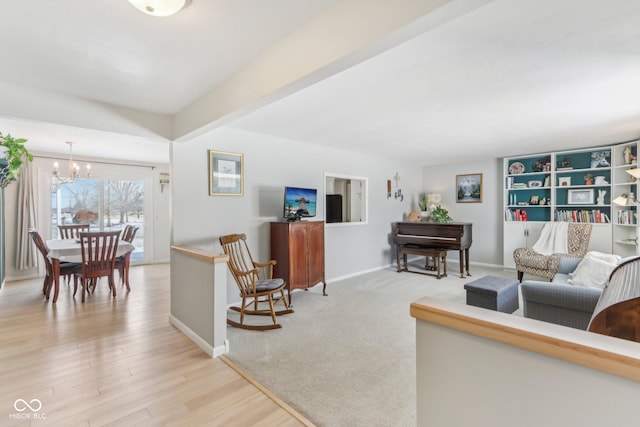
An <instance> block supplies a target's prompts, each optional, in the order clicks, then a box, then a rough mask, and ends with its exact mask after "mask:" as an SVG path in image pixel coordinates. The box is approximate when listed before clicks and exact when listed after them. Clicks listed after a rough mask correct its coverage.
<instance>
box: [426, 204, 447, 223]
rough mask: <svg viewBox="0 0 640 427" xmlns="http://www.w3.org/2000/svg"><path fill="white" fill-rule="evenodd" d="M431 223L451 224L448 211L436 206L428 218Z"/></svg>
mask: <svg viewBox="0 0 640 427" xmlns="http://www.w3.org/2000/svg"><path fill="white" fill-rule="evenodd" d="M429 219H431V221H433V222H451V221H453V219H452V218H451V217H450V216H449V211H447V210H446V209H445V208H443V207H442V206H439V205H438V206H436V207H435V208H434V209H433V211H431V216H430V217H429Z"/></svg>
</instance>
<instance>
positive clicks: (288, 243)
mask: <svg viewBox="0 0 640 427" xmlns="http://www.w3.org/2000/svg"><path fill="white" fill-rule="evenodd" d="M271 258H272V259H274V260H276V261H277V264H276V265H275V266H274V270H273V274H274V275H275V276H277V277H282V278H283V279H284V280H285V281H286V282H287V289H288V292H289V303H292V300H291V291H292V290H293V289H305V290H306V289H308V288H310V287H311V286H314V285H316V284H318V283H320V282H322V284H323V286H322V294H323V295H325V296H326V295H327V293H326V288H327V282H326V281H325V278H324V222H323V221H296V222H272V223H271Z"/></svg>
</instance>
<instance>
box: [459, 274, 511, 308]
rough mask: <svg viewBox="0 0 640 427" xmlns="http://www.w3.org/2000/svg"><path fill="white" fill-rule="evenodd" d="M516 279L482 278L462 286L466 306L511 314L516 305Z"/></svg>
mask: <svg viewBox="0 0 640 427" xmlns="http://www.w3.org/2000/svg"><path fill="white" fill-rule="evenodd" d="M518 283H520V282H519V281H518V279H506V278H504V277H498V276H484V277H481V278H480V279H477V280H474V281H473V282H469V283H467V284H466V285H464V288H465V289H466V290H467V304H468V305H474V306H476V307H482V308H488V309H490V310H496V311H501V312H503V313H513V312H514V311H516V310H517V309H518V307H519V306H520V305H519V304H518Z"/></svg>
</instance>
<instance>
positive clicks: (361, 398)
mask: <svg viewBox="0 0 640 427" xmlns="http://www.w3.org/2000/svg"><path fill="white" fill-rule="evenodd" d="M415 265H416V266H417V265H418V264H415ZM457 267H458V265H457V264H452V265H450V266H449V276H448V277H445V278H442V279H440V280H438V279H436V278H435V277H430V276H424V275H419V274H411V273H397V272H396V271H395V269H386V270H383V271H379V272H375V273H369V274H365V275H362V276H358V277H355V278H351V279H346V280H343V281H340V282H335V283H332V284H330V285H328V286H327V293H328V294H329V295H328V296H326V297H325V296H322V289H321V288H322V286H321V285H320V286H316V287H315V288H313V289H311V290H310V291H297V292H294V293H293V308H294V310H295V313H293V314H290V315H287V316H281V317H280V318H279V319H280V322H281V323H282V329H277V330H272V331H267V332H253V331H247V330H242V329H237V328H231V327H230V328H228V337H229V341H230V352H229V354H228V356H229V358H230V359H232V360H233V361H234V362H236V363H237V364H238V365H240V366H241V367H242V368H244V369H245V370H247V371H248V372H249V373H250V374H251V375H253V376H254V378H256V379H257V380H258V381H259V382H261V383H262V384H264V385H265V386H266V387H267V388H268V389H270V390H271V391H272V392H274V393H275V394H276V395H277V396H279V397H280V398H282V399H283V400H284V401H286V402H287V403H289V404H290V405H291V406H293V407H294V408H296V409H297V410H298V411H300V412H301V413H302V414H304V415H305V416H307V417H308V418H309V419H310V420H312V421H313V422H314V423H316V424H317V425H318V426H327V427H338V426H345V427H346V426H349V427H357V426H367V427H372V426H385V427H387V426H389V427H391V426H393V427H398V426H399V427H404V426H415V424H416V418H415V413H416V383H415V372H416V360H415V319H413V318H412V317H411V316H410V315H409V305H410V304H411V302H413V301H415V300H417V299H419V298H421V297H423V296H432V297H437V298H442V299H448V300H453V301H458V302H460V303H462V304H464V303H465V298H466V296H465V290H464V287H463V286H464V284H465V283H468V282H469V281H471V280H473V279H476V278H480V277H482V276H485V275H488V274H492V275H496V276H504V277H513V278H515V273H514V272H505V271H504V270H502V269H491V268H486V267H477V266H471V273H472V274H473V277H470V278H466V279H461V278H460V277H459V275H457V274H456V273H455V269H456V268H457ZM452 270H453V271H452ZM520 311H521V309H520V310H518V311H517V312H516V313H514V314H519V313H520ZM229 316H230V317H233V316H235V313H233V312H230V314H229ZM262 319H263V318H259V317H257V316H252V317H250V318H249V319H248V320H249V321H253V322H254V323H258V322H260V321H261V320H262Z"/></svg>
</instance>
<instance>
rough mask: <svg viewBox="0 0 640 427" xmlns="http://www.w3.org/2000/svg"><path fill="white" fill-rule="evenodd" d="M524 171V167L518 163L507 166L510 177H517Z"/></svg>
mask: <svg viewBox="0 0 640 427" xmlns="http://www.w3.org/2000/svg"><path fill="white" fill-rule="evenodd" d="M524 171H525V168H524V165H523V164H522V163H520V162H515V163H512V164H511V166H509V173H510V174H512V175H519V174H521V173H524Z"/></svg>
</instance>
